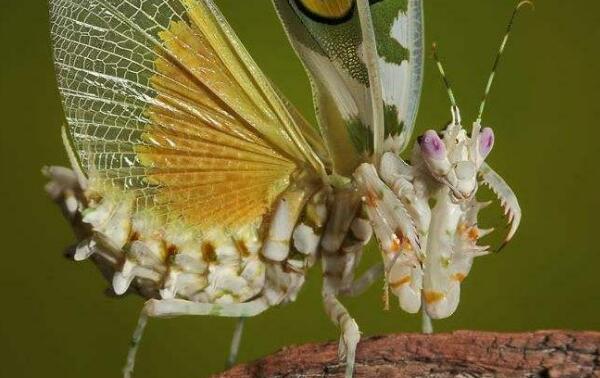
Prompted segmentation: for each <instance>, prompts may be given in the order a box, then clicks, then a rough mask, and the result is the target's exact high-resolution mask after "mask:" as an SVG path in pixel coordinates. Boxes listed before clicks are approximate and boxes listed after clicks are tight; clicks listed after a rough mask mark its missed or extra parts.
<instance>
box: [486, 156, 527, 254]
mask: <svg viewBox="0 0 600 378" xmlns="http://www.w3.org/2000/svg"><path fill="white" fill-rule="evenodd" d="M479 174H480V176H481V179H482V181H483V183H484V184H485V185H487V186H488V187H489V188H490V189H491V190H492V191H493V192H494V193H495V194H496V196H497V197H498V199H499V200H500V205H501V206H502V209H503V210H504V215H505V217H506V220H507V222H508V225H509V227H510V228H509V230H508V234H507V235H506V237H505V238H504V241H503V242H502V244H501V245H500V247H498V249H497V250H496V252H500V251H501V250H502V249H503V248H504V247H505V246H506V244H508V242H510V241H511V239H512V238H513V236H514V235H515V233H516V232H517V229H518V228H519V224H520V223H521V207H520V206H519V201H518V200H517V196H516V195H515V193H514V192H513V190H512V189H511V188H510V187H509V186H508V184H507V183H506V181H504V179H503V178H502V177H500V175H499V174H498V173H496V172H495V171H494V170H493V169H492V168H491V167H490V166H489V165H487V164H486V163H483V164H482V165H481V167H480V168H479Z"/></svg>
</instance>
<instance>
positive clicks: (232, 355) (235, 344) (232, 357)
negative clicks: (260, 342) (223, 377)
mask: <svg viewBox="0 0 600 378" xmlns="http://www.w3.org/2000/svg"><path fill="white" fill-rule="evenodd" d="M245 320H246V318H239V319H238V321H237V324H236V325H235V330H234V331H233V337H232V338H231V346H230V348H229V356H228V357H227V363H226V364H225V367H226V368H230V367H232V366H233V365H234V364H235V362H236V361H237V357H238V352H239V350H240V343H241V342H242V333H243V332H244V322H245Z"/></svg>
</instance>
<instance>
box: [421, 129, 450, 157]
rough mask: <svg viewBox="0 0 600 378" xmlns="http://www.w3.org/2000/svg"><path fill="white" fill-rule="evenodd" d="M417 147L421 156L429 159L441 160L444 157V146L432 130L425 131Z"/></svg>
mask: <svg viewBox="0 0 600 378" xmlns="http://www.w3.org/2000/svg"><path fill="white" fill-rule="evenodd" d="M419 145H420V146H421V151H422V152H423V154H424V155H425V156H426V157H427V158H430V159H435V160H442V159H444V158H445V157H446V146H445V145H444V142H443V141H442V140H441V139H440V137H439V136H438V135H437V133H436V132H435V131H433V130H427V131H426V132H425V134H423V136H421V138H419Z"/></svg>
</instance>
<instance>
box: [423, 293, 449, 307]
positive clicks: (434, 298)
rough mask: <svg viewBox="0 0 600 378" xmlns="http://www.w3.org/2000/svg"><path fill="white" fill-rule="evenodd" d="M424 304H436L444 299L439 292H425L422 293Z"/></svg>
mask: <svg viewBox="0 0 600 378" xmlns="http://www.w3.org/2000/svg"><path fill="white" fill-rule="evenodd" d="M424 297H425V302H427V304H430V303H434V302H438V301H440V300H442V299H443V298H444V294H443V293H440V292H439V291H429V290H425V292H424Z"/></svg>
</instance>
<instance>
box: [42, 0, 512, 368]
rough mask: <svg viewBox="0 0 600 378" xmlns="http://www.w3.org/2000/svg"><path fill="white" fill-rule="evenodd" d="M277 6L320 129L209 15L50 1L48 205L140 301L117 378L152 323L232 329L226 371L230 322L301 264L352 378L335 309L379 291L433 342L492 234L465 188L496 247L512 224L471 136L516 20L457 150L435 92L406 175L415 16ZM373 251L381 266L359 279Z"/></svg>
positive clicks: (186, 6)
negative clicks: (57, 108) (53, 161)
mask: <svg viewBox="0 0 600 378" xmlns="http://www.w3.org/2000/svg"><path fill="white" fill-rule="evenodd" d="M273 3H274V5H275V8H276V10H277V12H278V15H279V17H280V19H281V21H282V23H283V25H284V28H285V30H286V32H287V33H288V36H289V40H290V42H291V44H292V46H293V48H294V49H295V50H296V52H297V54H298V56H299V58H300V59H301V61H302V62H303V64H304V66H305V68H306V70H307V73H308V74H309V77H310V80H311V83H312V89H313V95H314V103H315V108H316V112H317V116H318V127H314V126H313V125H310V124H309V123H307V121H305V120H304V118H303V117H302V116H301V115H300V113H299V112H298V111H297V110H296V109H295V108H294V107H293V105H291V103H290V102H289V101H287V100H286V98H285V97H284V96H283V94H281V93H280V92H279V91H278V90H277V89H276V88H275V87H274V85H273V84H272V83H271V82H270V81H269V79H268V78H267V77H266V76H265V75H264V74H263V73H262V72H261V70H260V69H259V68H258V66H257V65H256V64H255V63H254V61H253V60H252V58H251V57H250V55H249V54H248V52H247V51H246V50H245V49H244V47H243V46H242V44H241V42H240V41H239V40H238V38H237V37H236V35H235V33H234V32H233V30H232V29H231V27H230V26H229V25H228V24H227V21H226V20H225V18H224V17H223V16H222V14H221V13H220V12H219V10H218V9H217V7H216V6H215V5H214V4H213V2H212V1H211V0H50V14H51V34H52V40H53V44H54V61H55V65H56V72H57V77H58V82H59V89H60V92H61V95H62V100H63V105H64V109H65V113H66V117H67V126H65V127H64V128H63V129H62V138H63V142H64V144H65V147H66V150H67V154H68V156H69V159H70V162H71V166H72V167H71V168H70V169H67V168H62V167H49V168H47V169H46V174H47V175H48V176H49V178H50V182H49V184H48V185H47V188H46V189H47V191H48V192H49V194H50V195H51V196H52V198H54V200H55V201H56V202H57V203H58V204H59V205H60V206H61V208H62V209H63V212H64V214H65V216H66V217H67V219H69V220H70V221H71V224H72V225H73V228H74V230H75V232H76V236H77V239H78V244H77V245H76V247H74V249H73V253H72V256H73V258H74V259H75V260H77V261H81V260H86V259H90V260H91V261H93V262H94V263H95V264H96V265H97V266H98V268H99V269H100V271H101V272H102V273H103V274H104V275H105V277H106V278H107V279H108V280H109V281H111V282H112V289H113V291H114V292H115V293H116V294H119V295H120V294H124V293H125V292H128V291H134V292H137V293H138V294H139V295H141V296H143V297H145V298H147V302H146V304H145V305H144V308H143V310H142V312H141V315H140V318H139V322H138V325H137V328H136V330H135V332H134V335H133V342H132V346H131V348H130V351H129V354H128V357H127V363H126V366H125V368H124V373H123V374H124V377H130V376H131V374H132V372H133V367H134V361H135V354H136V351H137V347H138V345H139V341H140V339H141V336H142V333H143V330H144V328H145V325H146V322H147V319H148V317H171V316H177V315H207V316H229V317H238V318H240V319H241V320H240V323H239V324H238V327H237V328H236V331H235V334H234V337H233V341H232V347H231V353H230V358H229V361H230V363H233V361H234V360H235V355H236V353H237V349H238V347H239V342H240V338H241V332H242V326H243V319H244V318H247V317H251V316H255V315H258V314H260V313H261V312H263V311H265V310H267V309H268V308H269V307H272V306H276V305H279V304H282V303H286V302H291V301H294V300H295V298H296V296H297V295H298V293H299V291H300V289H301V287H302V285H303V283H304V280H305V276H306V272H307V270H308V269H310V268H311V267H312V266H313V265H314V264H316V263H320V264H322V267H323V289H322V296H323V301H324V304H325V310H326V312H327V314H328V315H329V317H330V318H331V320H332V321H333V322H334V323H335V324H336V325H337V326H338V327H339V328H340V330H341V337H340V344H339V345H340V349H339V354H340V358H342V359H345V361H346V375H347V376H348V377H350V376H352V373H353V366H354V358H355V351H356V345H357V343H358V341H359V338H360V336H359V329H358V326H357V324H356V322H355V321H354V320H353V319H352V317H351V315H350V314H349V313H348V311H347V310H346V309H345V307H344V306H343V305H342V303H341V302H340V301H339V299H338V298H339V297H340V296H342V295H359V294H360V293H361V292H363V291H364V289H366V288H367V287H368V286H369V285H371V284H372V283H373V282H376V281H377V280H379V279H380V277H381V276H383V277H384V278H383V280H384V286H385V293H386V295H385V298H387V292H388V291H391V292H392V293H393V294H394V295H396V296H397V297H398V300H399V304H400V307H401V308H402V309H404V310H405V311H407V312H410V313H416V312H418V311H420V310H422V311H423V316H424V317H423V319H424V330H425V331H428V330H429V331H430V330H431V324H430V318H436V319H437V318H444V317H447V316H450V315H451V314H452V313H453V312H454V311H455V309H456V307H457V305H458V301H459V292H460V283H461V281H462V280H463V279H464V278H465V277H466V275H467V274H468V273H469V270H470V268H471V265H472V262H473V259H474V257H477V256H481V255H485V254H487V253H488V248H487V247H481V246H478V245H477V240H478V239H479V238H480V237H482V236H483V235H485V234H486V233H488V232H489V230H481V229H479V228H478V226H477V213H478V211H479V210H480V209H481V208H482V207H483V206H484V205H485V204H483V203H480V202H478V201H477V200H476V199H475V194H476V192H477V188H478V185H479V180H480V181H481V182H482V183H484V184H486V185H488V186H489V187H491V189H492V190H493V191H494V192H495V193H496V194H497V196H498V197H499V199H500V200H501V203H502V206H503V207H504V209H505V212H506V213H507V214H508V220H509V223H511V224H512V226H511V228H510V231H509V234H508V236H507V237H506V242H507V241H508V240H510V239H511V238H512V236H513V235H514V233H515V231H516V229H517V227H518V225H519V221H520V217H521V211H520V208H519V205H518V202H517V199H516V197H515V195H514V193H513V192H512V190H511V189H510V188H509V187H508V185H507V184H506V183H505V182H504V180H502V178H501V177H500V176H499V175H498V174H497V173H495V172H494V171H493V170H492V169H491V168H490V167H489V166H488V165H487V164H486V163H485V162H484V160H485V158H486V156H487V155H488V154H489V152H490V150H491V148H492V145H493V142H494V136H493V132H492V130H491V129H490V128H483V127H482V125H481V116H482V114H483V109H484V105H485V98H486V97H487V94H488V93H489V89H490V86H491V83H492V80H493V77H494V72H495V68H496V66H497V63H498V59H499V57H500V55H501V54H502V52H503V50H504V46H505V44H506V40H507V38H508V35H509V32H510V25H512V18H511V22H510V24H509V28H508V30H507V32H506V35H505V38H504V41H503V43H502V46H501V48H500V50H499V52H498V55H497V58H496V62H495V64H494V70H493V73H492V75H491V77H490V79H489V81H488V85H487V87H486V91H485V96H484V101H483V102H482V105H481V110H480V112H479V117H478V119H477V120H476V121H475V123H474V124H473V127H472V129H471V131H470V133H468V132H467V131H466V130H465V129H464V128H463V127H462V125H461V119H460V113H459V109H458V107H457V106H456V103H455V101H454V96H453V94H452V91H451V89H450V86H449V85H447V89H448V93H449V95H450V98H451V101H452V122H451V123H450V124H449V125H448V126H447V127H446V128H445V129H444V130H443V131H441V133H438V132H435V131H433V130H429V131H427V132H425V133H424V134H423V135H422V136H421V137H419V138H418V139H417V142H416V144H415V145H414V148H413V150H412V155H411V159H410V162H408V161H407V160H403V159H402V158H401V157H400V153H401V152H403V151H404V150H405V149H406V147H407V146H408V144H409V142H410V140H411V135H412V131H413V129H414V124H415V118H416V114H417V108H418V105H419V97H420V91H421V84H422V77H423V68H422V67H423V55H424V54H423V50H424V49H423V11H422V3H421V1H419V0H408V1H405V0H380V1H370V2H369V1H367V0H356V1H353V0H329V1H317V0H274V1H273ZM523 3H524V2H523ZM523 3H520V4H519V5H518V6H517V8H515V13H514V14H513V18H514V15H515V14H516V12H517V9H519V7H520V6H521V5H522V4H523ZM436 59H437V55H436ZM438 66H439V68H440V71H441V72H442V76H443V78H444V80H445V82H446V83H447V80H446V76H445V75H444V73H443V70H442V66H441V64H440V63H439V60H438ZM372 83H376V84H374V85H373V84H372ZM478 176H479V180H478ZM433 202H435V204H434V205H431V204H432V203H433ZM372 234H374V235H375V237H376V239H377V242H378V245H379V247H380V250H381V253H382V257H383V258H382V262H381V263H379V264H377V265H375V266H373V267H371V268H370V269H368V270H367V271H366V273H365V274H364V275H363V276H361V277H359V278H355V269H356V267H357V265H358V264H359V261H360V258H361V254H362V251H363V247H364V246H365V245H366V244H367V243H368V242H369V240H370V239H371V237H372ZM387 301H388V300H387V299H386V303H385V305H386V306H387V305H388V304H387Z"/></svg>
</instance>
